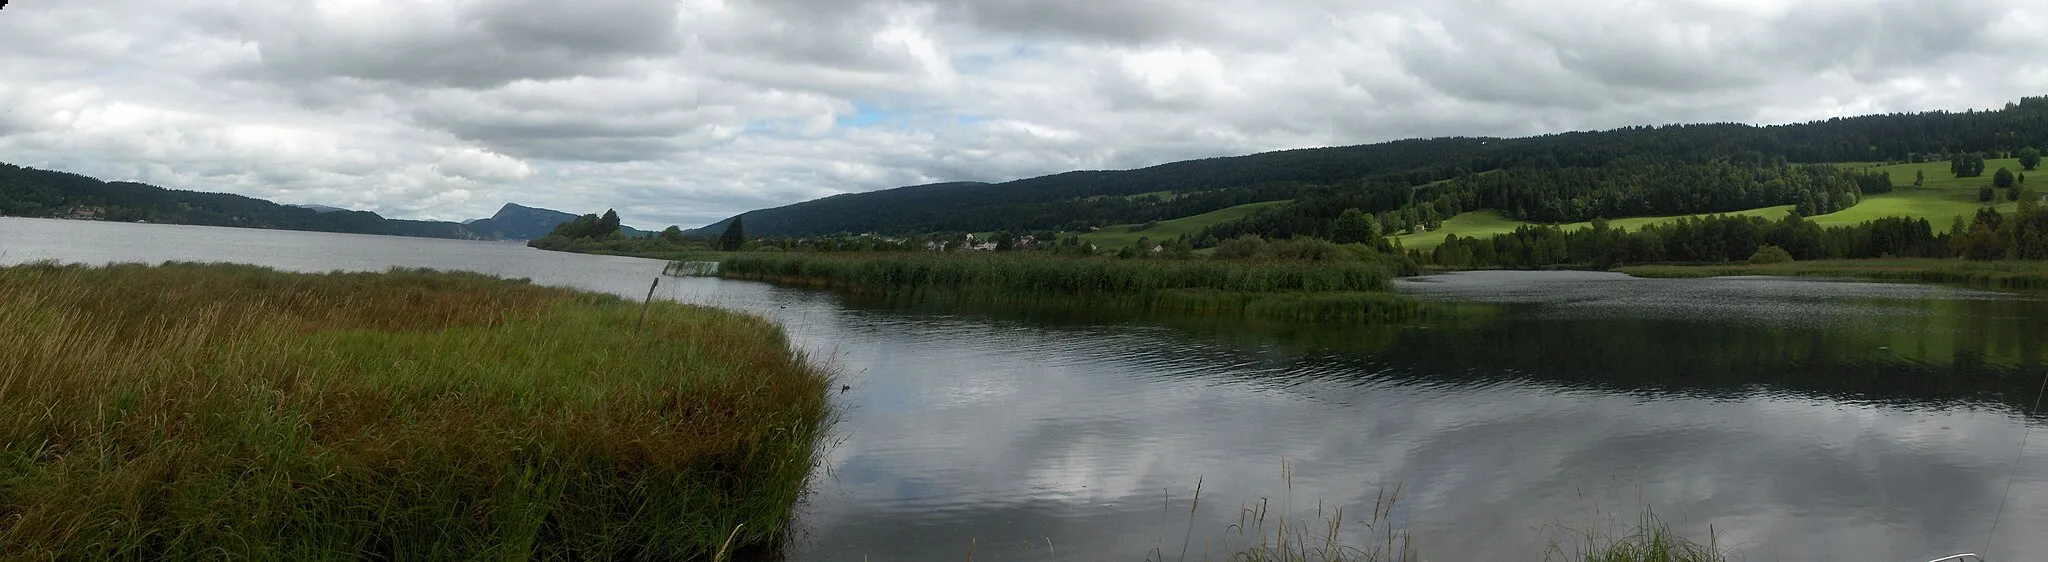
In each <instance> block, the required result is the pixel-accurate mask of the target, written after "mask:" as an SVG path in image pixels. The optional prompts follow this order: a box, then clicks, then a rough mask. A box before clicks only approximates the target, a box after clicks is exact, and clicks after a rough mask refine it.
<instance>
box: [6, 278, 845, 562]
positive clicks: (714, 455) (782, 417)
mask: <svg viewBox="0 0 2048 562" xmlns="http://www.w3.org/2000/svg"><path fill="white" fill-rule="evenodd" d="M640 312H641V306H640V303H637V302H627V301H624V300H622V299H619V298H616V297H612V296H607V295H595V294H590V293H583V292H577V291H571V290H566V289H558V288H549V287H540V286H535V285H532V284H529V283H526V282H524V281H512V280H504V279H497V278H491V277H487V276H482V275H474V274H459V273H438V272H432V271H421V270H394V271H391V272H388V273H332V274H292V273H281V272H277V271H272V270H268V269H263V268H257V267H250V266H235V265H199V264H165V265H162V266H140V265H116V266H108V267H86V266H60V265H54V264H35V265H27V266H16V267H7V268H0V553H4V554H5V556H7V557H22V558H33V559H41V558H80V559H197V558H208V559H223V558H248V559H457V558H459V559H479V558H493V559H527V558H542V559H674V560H688V559H718V558H726V557H730V556H731V555H732V554H733V553H734V552H738V551H744V550H749V549H760V548H763V547H769V546H772V545H773V544H774V543H775V542H776V541H777V539H778V538H779V537H780V536H781V535H782V534H783V533H784V530H785V528H786V523H787V521H788V519H789V516H790V513H791V509H792V506H793V505H794V503H795V502H796V500H797V498H798V496H799V494H800V493H801V490H802V489H803V482H804V480H805V478H806V476H807V475H808V473H809V470H810V468H811V464H812V454H813V446H814V444H815V439H816V438H817V436H818V434H819V425H820V423H821V421H822V420H823V418H824V417H825V415H826V408H827V407H826V402H825V389H826V386H827V384H828V380H827V379H828V376H827V374H826V373H825V372H824V371H822V370H821V369H819V368H818V367H816V366H815V365H813V364H811V363H810V362H808V361H807V360H806V359H805V358H804V357H802V356H801V355H800V354H797V353H794V352H793V351H792V350H791V348H790V346H789V345H788V343H787V341H786V340H785V339H784V337H783V335H782V333H781V332H780V330H779V329H778V328H777V327H776V326H774V325H772V324H770V323H769V322H767V321H764V320H761V319H759V318H755V317H751V316H746V315H742V314H737V313H731V312H724V311H718V310H714V309H707V308H700V307H691V306H685V305H680V304H675V303H655V304H654V305H653V306H652V308H651V310H650V312H649V314H647V317H646V322H645V325H644V327H642V328H640V329H638V330H636V328H635V324H636V320H637V318H638V316H639V314H640Z"/></svg>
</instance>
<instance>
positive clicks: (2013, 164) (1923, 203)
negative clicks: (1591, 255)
mask: <svg viewBox="0 0 2048 562" xmlns="http://www.w3.org/2000/svg"><path fill="white" fill-rule="evenodd" d="M1838 165H1841V166H1852V167H1858V168H1875V169H1879V170H1884V171H1886V172H1888V173H1890V174H1891V176H1892V183H1893V185H1896V186H1897V187H1896V188H1895V189H1894V190H1893V191H1892V192H1891V193H1880V194H1877V195H1871V196H1867V197H1864V198H1863V201H1862V202H1860V203H1857V204H1856V206H1854V207H1850V208H1847V209H1843V210H1841V211H1837V212H1834V213H1828V214H1825V215H1815V216H1813V217H1809V219H1810V220H1812V221H1813V222H1815V223H1817V224H1819V225H1820V226H1822V227H1833V226H1854V225H1857V224H1861V223H1864V222H1868V221H1871V220H1875V219H1880V218H1885V217H1910V218H1919V219H1927V221H1928V222H1929V223H1932V224H1933V225H1934V228H1935V229H1936V230H1938V231H1942V232H1947V231H1948V229H1949V227H1950V225H1951V224H1952V223H1954V222H1955V219H1956V217H1964V219H1965V220H1968V219H1969V217H1973V216H1975V215H1976V213H1977V209H1980V208H1982V207H1984V206H1985V205H1984V204H1982V203H1979V202H1978V201H1977V188H1978V187H1979V186H1982V185H1986V184H1989V183H1991V174H1992V173H1994V172H1996V171H1997V170H1998V168H1999V167H2001V166H2002V167H2005V168H2007V169H2010V170H2012V171H2013V172H2014V173H2019V172H2020V165H2019V161H2018V160H2017V159H2010V158H2008V159H1999V160H1986V161H1985V162H1984V166H1985V170H1986V171H1985V173H1984V176H1983V177H1976V178H1960V179H1959V178H1956V177H1954V176H1953V175H1951V174H1949V172H1948V162H1926V163H1920V164H1895V165H1875V164H1870V163H1855V164H1838ZM1915 171H1921V172H1925V173H1926V182H1925V185H1924V186H1923V187H1913V176H1914V172H1915ZM2036 173H2038V174H2040V176H2041V177H2040V178H2038V179H2037V178H2033V177H2029V178H2028V182H2027V183H2028V185H2029V186H2032V187H2033V189H2034V191H2035V192H2036V193H2040V192H2044V191H2048V169H2043V170H2037V171H2036ZM1998 195H1999V199H1998V201H1997V204H1996V205H1995V207H1996V208H1997V209H1998V211H1999V212H2001V213H2011V212H2013V211H2014V210H2016V209H2017V208H2018V207H2019V204H2018V203H2015V202H2012V201H2006V200H2005V198H2004V196H2005V194H2004V192H2003V191H2001V192H1999V194H1998ZM1792 208H1793V206H1792V205H1779V206H1775V207H1763V208H1758V209H1748V210H1743V211H1735V212H1730V213H1702V214H1700V215H1678V216H1668V217H1630V218H1623V219H1613V220H1609V221H1608V224H1609V225H1611V226H1615V227H1619V228H1626V229H1628V230H1631V231H1634V230H1638V229H1641V228H1642V227H1643V226H1644V225H1648V224H1663V223H1669V222H1674V221H1677V220H1679V219H1683V218H1686V217H1693V216H1705V215H1713V214H1726V215H1748V216H1757V217H1763V218H1766V219H1771V220H1777V219H1779V218H1783V217H1784V216H1785V213H1787V212H1790V211H1791V210H1792ZM1528 224H1537V223H1531V222H1524V221H1517V220H1513V219H1509V218H1506V217H1503V216H1501V215H1500V213H1499V212H1498V211H1493V210H1479V211H1470V212H1465V213H1459V214H1458V216H1455V217H1451V218H1449V219H1446V220H1445V221H1444V224H1443V227H1442V228H1439V229H1437V230H1434V231H1430V232H1424V233H1420V234H1406V235H1401V236H1397V237H1395V239H1396V240H1399V241H1400V242H1401V245H1402V246H1404V247H1407V248H1410V249H1417V250H1428V249H1434V248H1436V247H1437V246H1440V245H1442V244H1443V242H1444V236H1445V235H1448V234H1456V235H1458V236H1459V237H1460V238H1465V237H1481V238H1483V237H1490V236H1493V235H1495V234H1506V233H1509V232H1514V230H1515V228H1517V227H1520V226H1522V225H1528ZM1591 225H1592V223H1590V222H1577V223H1570V224H1564V225H1559V226H1562V227H1564V228H1566V229H1571V230H1576V229H1580V228H1587V227H1589V226H1591Z"/></svg>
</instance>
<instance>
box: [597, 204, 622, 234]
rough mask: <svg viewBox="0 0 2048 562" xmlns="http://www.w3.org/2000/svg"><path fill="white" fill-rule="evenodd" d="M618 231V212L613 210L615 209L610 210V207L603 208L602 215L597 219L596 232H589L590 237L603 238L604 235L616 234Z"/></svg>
mask: <svg viewBox="0 0 2048 562" xmlns="http://www.w3.org/2000/svg"><path fill="white" fill-rule="evenodd" d="M618 232H619V212H618V211H615V210H612V209H605V210H604V216H603V217H599V218H598V219H597V232H593V233H591V234H590V237H591V238H605V237H609V236H611V235H613V234H617V233H618Z"/></svg>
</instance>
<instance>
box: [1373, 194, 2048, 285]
mask: <svg viewBox="0 0 2048 562" xmlns="http://www.w3.org/2000/svg"><path fill="white" fill-rule="evenodd" d="M1759 251H1782V252H1784V253H1785V254H1786V257H1788V258H1789V259H1795V260H1815V259H1856V258H1890V257H1924V258H1948V257H1960V258H1965V259H1972V260H1996V259H2022V260H2041V259H2048V210H2044V209H2043V208H2042V206H2041V205H2040V204H2039V203H2038V202H2036V201H2023V202H2022V203H2021V205H2020V208H2019V210H2018V211H2017V212H2015V213H2013V214H2011V215H2010V216H2007V215H2002V214H2000V213H1999V212H1998V211H1997V210H1995V209H1992V208H1988V207H1987V208H1985V209H1983V210H1980V211H1978V213H1977V215H1976V216H1975V217H1974V218H1973V219H1972V220H1967V221H1966V220H1963V219H1962V218H1958V219H1957V220H1956V221H1955V222H1954V224H1952V225H1950V226H1949V227H1948V230H1947V231H1939V230H1936V229H1935V227H1934V225H1932V224H1930V223H1929V222H1928V221H1927V220H1925V219H1914V218H1905V217H1891V218H1882V219H1877V220H1873V221H1868V222H1864V223H1862V224H1858V225H1855V226H1837V227H1831V228H1822V227H1821V226H1820V225H1818V224H1816V223H1814V222H1813V221H1811V220H1807V219H1805V218H1804V217H1801V216H1800V215H1799V213H1797V212H1793V213H1787V214H1786V216H1785V217H1784V218H1782V219H1779V220H1775V221H1773V220H1766V219H1763V218H1761V217H1752V216H1738V215H1712V216H1705V217H1687V218H1684V219H1680V220H1677V221H1674V222H1671V223H1666V224H1653V225H1648V226H1644V227H1643V228H1641V229H1638V230H1636V231H1634V232H1630V231H1627V230H1625V229H1621V228H1614V227H1611V226H1609V225H1608V224H1607V222H1606V221H1594V222H1593V225H1592V227H1590V228H1583V229H1577V230H1566V229H1564V228H1560V227H1556V226H1547V225H1526V226H1522V227H1520V228H1517V229H1515V231H1514V232H1511V233H1505V234H1498V235H1494V236H1491V237H1485V238H1476V237H1460V236H1457V235H1446V236H1445V237H1444V243H1443V244H1442V245H1440V246H1438V247H1437V248H1436V249H1435V250H1432V251H1420V250H1411V251H1409V256H1410V257H1411V258H1413V259H1415V260H1417V261H1419V262H1422V263H1426V264H1432V265H1438V266H1444V267H1452V268H1467V267H1504V268H1543V267H1552V266H1575V265H1587V266H1592V267H1596V268H1603V269H1604V268H1607V267H1612V266H1617V265H1625V264H1636V263H1657V262H1715V263H1720V262H1735V261H1744V260H1749V259H1751V258H1752V257H1753V256H1757V255H1758V253H1759Z"/></svg>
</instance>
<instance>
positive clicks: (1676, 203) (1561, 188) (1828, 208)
mask: <svg viewBox="0 0 2048 562" xmlns="http://www.w3.org/2000/svg"><path fill="white" fill-rule="evenodd" d="M1892 189H1893V186H1892V180H1891V176H1890V175H1889V174H1887V173H1884V172H1881V171H1862V170H1854V169H1847V168H1843V167H1838V166H1829V165H1817V164H1809V165H1792V164H1789V163H1787V162H1785V161H1784V160H1782V159H1770V160H1767V161H1763V160H1759V157H1757V156H1756V155H1751V159H1750V160H1744V161H1737V160H1718V161H1709V162H1685V161H1679V160H1673V159H1655V158H1630V159H1625V160H1620V161H1615V162H1611V163H1609V164H1607V165H1604V166H1600V167H1557V168H1512V169H1504V170H1495V171H1492V172H1487V173H1468V174H1464V175H1461V176H1459V177H1456V178H1452V179H1450V180H1446V181H1443V182H1436V183H1432V184H1430V185H1425V186H1420V187H1417V188H1413V189H1410V190H1407V193H1405V194H1404V193H1401V192H1395V191H1389V190H1384V189H1344V188H1333V189H1322V190H1314V191H1310V192H1308V193H1305V194H1304V195H1303V196H1302V197H1301V198H1300V199H1298V200H1296V202H1295V204H1293V205H1288V206H1285V207H1280V208H1274V209H1265V210H1262V211H1261V212H1259V213H1254V214H1253V215H1252V216H1249V217H1246V218H1244V219H1240V220H1237V221H1233V222H1230V223H1225V224H1220V225H1216V226H1213V227H1210V228H1209V229H1208V230H1207V232H1205V235H1204V236H1203V237H1202V239H1203V240H1225V239H1230V238H1234V237H1236V236H1240V235H1243V234H1258V235H1262V236H1265V237H1269V238H1271V237H1290V236H1315V237H1318V238H1327V239H1332V240H1337V241H1340V242H1352V241H1360V240H1363V239H1364V238H1365V237H1366V236H1370V235H1377V234H1392V233H1398V232H1404V231H1410V232H1417V231H1428V230H1434V229H1436V228H1438V227H1441V226H1442V224H1443V221H1444V220H1446V219H1448V218H1450V217H1452V216H1455V215H1457V214H1459V213H1463V212H1466V211H1473V210H1479V209H1499V210H1500V211H1501V212H1502V214H1504V215H1506V216H1508V217H1509V218H1514V219H1519V220H1526V221H1535V222H1581V221H1589V220H1594V219H1599V218H1619V217H1632V216H1661V215H1685V214H1700V213H1714V212H1726V211H1736V210H1743V209H1753V208H1758V207H1770V206H1776V205H1796V209H1797V210H1798V212H1799V213H1800V214H1803V215H1817V214H1825V213H1832V212H1835V211H1839V210H1842V209H1845V208H1848V207H1850V206H1853V205H1855V204H1856V203H1858V202H1860V201H1861V200H1862V198H1863V196H1864V195H1867V194H1877V193H1885V192H1889V191H1891V190H1892Z"/></svg>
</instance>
